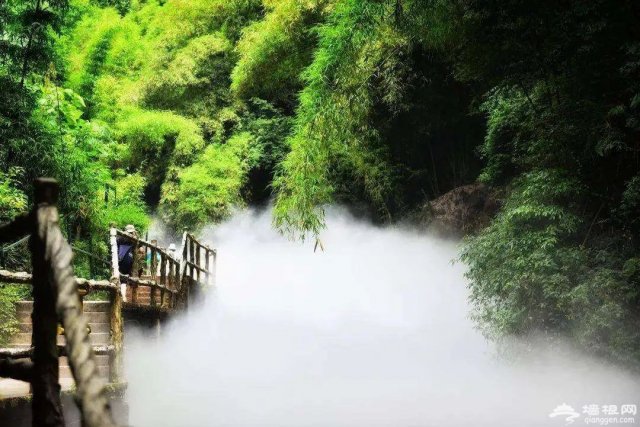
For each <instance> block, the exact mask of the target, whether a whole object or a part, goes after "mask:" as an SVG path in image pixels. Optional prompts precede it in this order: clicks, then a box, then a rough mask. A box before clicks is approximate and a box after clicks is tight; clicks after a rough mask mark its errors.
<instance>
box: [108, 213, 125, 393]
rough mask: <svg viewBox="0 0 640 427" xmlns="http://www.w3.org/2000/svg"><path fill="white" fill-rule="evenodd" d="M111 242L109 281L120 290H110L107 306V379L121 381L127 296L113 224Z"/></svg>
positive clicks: (114, 381) (110, 233)
mask: <svg viewBox="0 0 640 427" xmlns="http://www.w3.org/2000/svg"><path fill="white" fill-rule="evenodd" d="M109 236H110V238H109V240H110V243H111V280H110V281H111V283H113V284H114V285H116V286H120V292H111V295H110V298H111V305H110V307H109V310H110V311H109V329H110V332H111V344H112V345H113V347H114V351H113V353H111V355H110V357H109V381H110V382H112V383H120V382H122V349H123V347H124V344H123V342H124V322H123V320H122V303H123V301H125V300H126V297H127V284H126V283H120V268H119V267H118V239H117V236H118V233H117V231H116V228H115V224H112V225H111V230H110V231H109Z"/></svg>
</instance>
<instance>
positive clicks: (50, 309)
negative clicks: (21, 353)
mask: <svg viewBox="0 0 640 427" xmlns="http://www.w3.org/2000/svg"><path fill="white" fill-rule="evenodd" d="M34 199H35V207H34V216H33V218H34V220H35V221H34V223H33V230H32V233H31V238H30V239H29V246H30V249H31V262H32V265H33V276H32V283H33V313H32V314H31V319H32V324H33V330H32V335H31V340H32V344H33V347H34V350H33V356H32V357H31V359H32V360H33V377H32V380H31V387H32V390H33V401H32V408H33V417H32V425H33V426H34V427H36V426H37V427H64V417H63V414H62V403H61V401H60V384H59V378H58V375H59V369H60V368H59V362H58V346H57V344H56V336H57V329H58V316H57V314H56V302H57V299H58V292H57V290H56V288H55V283H54V282H53V281H52V280H51V279H50V278H51V274H50V268H49V265H48V263H47V260H46V259H45V256H46V253H45V251H46V248H45V244H46V243H45V241H44V240H43V239H42V237H41V236H40V233H41V232H42V233H43V234H44V235H46V230H47V228H48V224H49V222H50V221H57V219H58V218H57V216H58V212H57V210H56V208H55V204H56V203H57V201H58V183H57V182H56V181H55V180H53V179H47V178H40V179H37V180H36V181H35V198H34Z"/></svg>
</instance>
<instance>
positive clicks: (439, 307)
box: [125, 210, 640, 427]
mask: <svg viewBox="0 0 640 427" xmlns="http://www.w3.org/2000/svg"><path fill="white" fill-rule="evenodd" d="M203 240H205V241H207V240H208V241H211V242H214V246H215V247H217V248H218V265H217V286H216V288H215V291H214V292H211V293H210V294H209V296H208V298H207V299H206V301H205V302H204V303H203V304H202V306H201V307H198V308H191V309H190V311H189V313H188V314H187V315H185V316H182V317H180V318H178V319H176V320H175V321H173V322H171V323H170V324H168V325H167V326H166V328H165V330H164V333H163V337H162V338H161V339H160V340H159V341H157V340H155V339H153V338H145V337H142V336H140V335H137V334H134V333H133V332H132V331H131V330H127V348H126V352H125V357H126V370H127V377H128V381H129V390H128V394H127V398H128V402H129V405H130V422H131V425H133V426H274V427H275V426H277V427H285V426H298V427H300V426H318V427H333V426H336V427H341V426H358V427H360V426H361V427H375V426H389V427H410V426H411V427H418V426H532V427H533V426H536V427H537V426H563V425H565V418H566V417H565V416H560V417H555V418H550V417H549V414H550V413H551V412H552V411H553V410H554V408H555V407H557V406H558V405H561V404H562V403H566V404H568V405H570V406H572V407H573V408H574V409H575V410H576V412H578V413H580V416H579V417H577V418H576V419H575V422H574V423H573V425H584V419H583V418H584V416H583V415H582V406H583V405H587V404H598V405H605V404H616V405H618V406H620V405H623V404H639V405H640V381H639V380H640V378H639V377H638V376H637V375H635V374H631V373H629V372H625V371H623V370H622V369H619V368H614V367H607V366H605V364H604V363H602V362H600V361H596V360H591V359H589V358H587V357H585V356H581V355H580V354H579V353H578V352H572V351H569V350H566V349H565V350H559V349H554V350H553V351H550V350H544V349H542V348H540V349H535V350H533V351H531V352H529V354H528V355H527V356H526V357H523V358H519V359H518V361H507V360H503V359H501V358H499V357H497V356H496V352H495V350H494V349H493V348H492V346H491V345H489V344H488V343H487V342H486V341H485V339H484V338H483V337H482V335H481V334H480V333H479V332H477V331H476V330H475V329H474V328H473V325H472V323H471V321H470V320H469V319H468V312H469V307H468V304H467V294H468V291H467V289H466V282H465V279H464V277H463V273H464V265H462V264H460V263H455V264H452V262H451V261H452V260H453V259H454V258H456V256H457V253H458V246H457V243H455V242H451V241H444V240H441V239H438V238H435V237H430V236H429V235H427V234H424V233H418V232H415V231H411V230H408V229H403V228H402V229H401V228H378V227H374V226H372V225H370V224H367V223H366V222H363V221H360V220H355V219H353V218H351V217H350V216H349V215H347V214H346V213H344V212H342V211H339V210H334V211H332V212H330V213H329V215H328V229H327V230H326V232H324V234H323V237H322V243H323V244H324V248H325V251H324V252H320V251H318V252H316V253H314V252H313V243H312V242H311V243H307V244H304V245H303V244H300V243H294V242H291V241H288V240H286V239H285V238H283V237H282V236H280V235H279V234H278V233H277V232H275V231H274V230H273V229H272V227H271V218H270V215H269V213H268V212H267V213H254V212H251V211H244V212H241V213H238V214H237V215H235V216H234V217H233V218H232V219H231V220H230V221H228V222H226V223H224V224H222V225H219V226H217V227H215V228H211V229H209V230H208V231H206V232H205V236H204V238H203ZM636 423H640V417H639V416H636Z"/></svg>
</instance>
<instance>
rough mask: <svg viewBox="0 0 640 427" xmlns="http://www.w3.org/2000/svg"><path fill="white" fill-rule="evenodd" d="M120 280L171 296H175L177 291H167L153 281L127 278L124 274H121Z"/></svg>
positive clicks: (167, 289)
mask: <svg viewBox="0 0 640 427" xmlns="http://www.w3.org/2000/svg"><path fill="white" fill-rule="evenodd" d="M120 278H121V279H122V280H124V281H125V282H127V283H133V284H135V285H139V286H148V287H150V288H154V289H159V290H162V291H165V292H169V293H171V294H177V293H178V291H177V290H175V289H169V288H167V287H166V286H163V285H160V284H158V283H156V282H155V281H153V280H145V279H140V278H137V277H131V276H128V275H126V274H121V275H120Z"/></svg>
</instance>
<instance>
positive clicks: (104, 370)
mask: <svg viewBox="0 0 640 427" xmlns="http://www.w3.org/2000/svg"><path fill="white" fill-rule="evenodd" d="M59 372H60V378H73V374H72V373H71V367H70V366H60V371H59ZM98 373H99V374H100V376H101V377H103V378H109V366H108V365H98Z"/></svg>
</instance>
